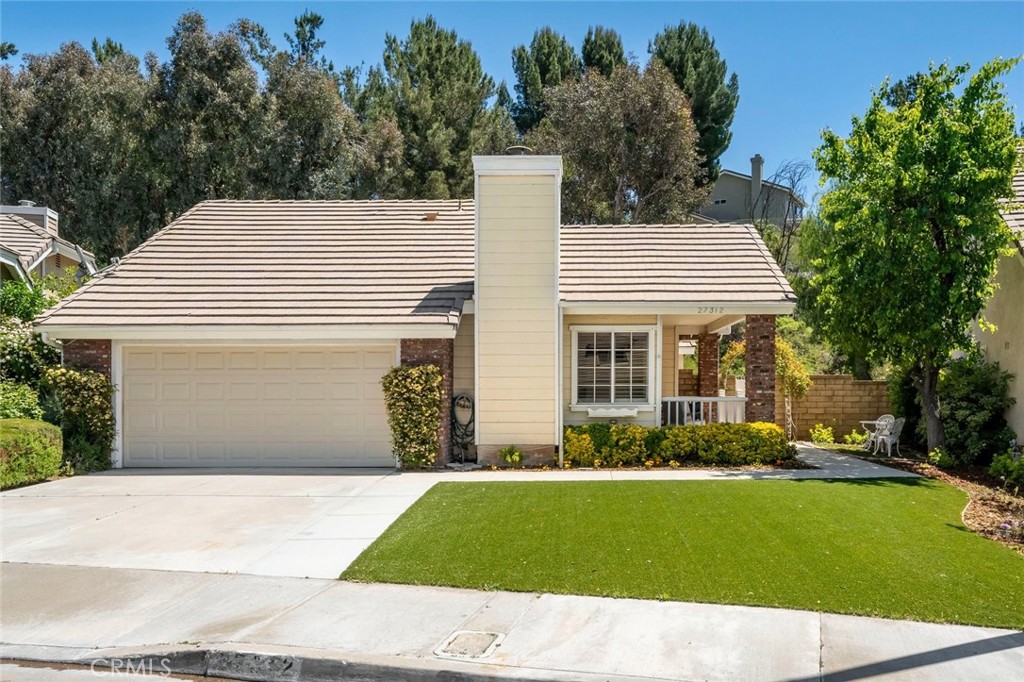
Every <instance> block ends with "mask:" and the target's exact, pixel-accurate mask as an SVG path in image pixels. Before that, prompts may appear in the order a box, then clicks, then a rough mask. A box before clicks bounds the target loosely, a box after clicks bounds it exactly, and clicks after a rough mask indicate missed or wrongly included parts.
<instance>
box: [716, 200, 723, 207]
mask: <svg viewBox="0 0 1024 682" xmlns="http://www.w3.org/2000/svg"><path fill="white" fill-rule="evenodd" d="M725 202H726V199H715V206H718V205H719V204H724V203H725Z"/></svg>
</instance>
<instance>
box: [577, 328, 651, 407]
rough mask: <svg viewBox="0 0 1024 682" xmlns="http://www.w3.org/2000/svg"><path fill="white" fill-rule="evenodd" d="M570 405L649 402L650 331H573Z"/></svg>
mask: <svg viewBox="0 0 1024 682" xmlns="http://www.w3.org/2000/svg"><path fill="white" fill-rule="evenodd" d="M573 341H574V356H573V379H574V382H573V391H574V393H573V401H572V402H573V404H574V405H638V404H639V405H649V404H650V403H651V346H652V342H651V331H650V330H648V329H643V330H638V329H622V330H613V329H607V330H605V329H601V330H591V329H580V330H574V331H573Z"/></svg>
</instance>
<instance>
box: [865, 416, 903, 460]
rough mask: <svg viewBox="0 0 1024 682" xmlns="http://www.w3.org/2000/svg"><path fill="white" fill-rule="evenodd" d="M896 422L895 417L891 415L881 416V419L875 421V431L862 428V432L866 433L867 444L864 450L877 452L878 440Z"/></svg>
mask: <svg viewBox="0 0 1024 682" xmlns="http://www.w3.org/2000/svg"><path fill="white" fill-rule="evenodd" d="M895 422H896V417H894V416H892V415H891V414H883V415H882V416H881V417H879V418H878V419H876V420H875V430H874V431H872V430H871V429H869V428H867V427H864V430H865V431H867V432H868V442H867V443H865V444H864V449H865V450H871V451H872V452H876V451H877V450H878V438H879V436H882V435H884V434H886V433H888V432H889V429H891V428H892V425H893V424H894V423H895Z"/></svg>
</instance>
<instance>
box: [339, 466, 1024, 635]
mask: <svg viewBox="0 0 1024 682" xmlns="http://www.w3.org/2000/svg"><path fill="white" fill-rule="evenodd" d="M966 502H967V495H966V494H965V493H963V492H962V491H960V490H957V489H956V488H954V487H952V486H949V485H946V484H945V483H942V482H939V481H934V480H929V479H868V480H852V481H816V480H805V481H614V482H569V481H565V482H508V483H504V482H501V483H442V484H438V485H436V486H434V488H433V489H431V490H430V491H429V492H428V493H427V494H426V495H424V496H423V497H422V498H421V499H420V500H419V501H418V502H416V504H414V505H413V506H412V507H411V508H410V509H409V510H408V511H407V512H406V513H405V514H404V515H403V516H402V517H401V518H399V519H398V521H396V522H395V523H394V524H393V525H392V526H391V527H390V528H389V529H388V530H387V531H386V532H385V533H384V534H383V535H382V536H381V537H380V538H379V539H378V540H377V541H376V542H375V543H374V544H373V545H371V546H370V547H369V548H368V549H367V550H366V551H365V552H364V553H363V554H362V555H361V556H360V557H359V558H358V559H357V560H356V561H355V562H354V563H353V564H352V566H351V567H349V569H348V570H346V571H345V573H344V574H342V576H341V577H342V578H343V579H346V580H360V581H375V582H393V583H407V584H416V585H445V586H452V587H466V588H476V589H485V590H489V589H495V590H513V591H536V592H551V593H559V594H585V595H597V596H608V597H636V598H644V599H671V600H680V601H697V602H711V603H723V604H746V605H754V606H777V607H788V608H797V609H810V610H815V611H830V612H835V613H850V614H859V615H865V616H882V617H889V618H904V619H914V620H925V621H935V622H952V623H968V624H974V625H987V626H992V627H1009V628H1015V629H1024V559H1022V557H1021V556H1019V555H1018V554H1016V553H1014V552H1013V551H1012V550H1010V549H1007V548H1006V547H1003V546H1001V545H999V544H997V543H995V542H992V541H991V540H987V539H985V538H983V537H981V536H979V535H976V534H975V533H973V532H971V531H969V530H968V529H967V528H965V527H964V525H963V523H962V522H961V518H960V512H961V510H962V509H963V507H964V505H965V504H966Z"/></svg>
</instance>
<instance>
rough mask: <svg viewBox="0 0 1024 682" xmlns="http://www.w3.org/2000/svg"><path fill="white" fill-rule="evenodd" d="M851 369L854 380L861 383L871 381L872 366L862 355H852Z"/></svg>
mask: <svg viewBox="0 0 1024 682" xmlns="http://www.w3.org/2000/svg"><path fill="white" fill-rule="evenodd" d="M850 369H851V374H853V378H854V379H858V380H860V381H869V380H870V379H871V364H870V363H869V362H868V359H867V358H866V357H864V356H863V355H861V354H860V353H851V354H850Z"/></svg>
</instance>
